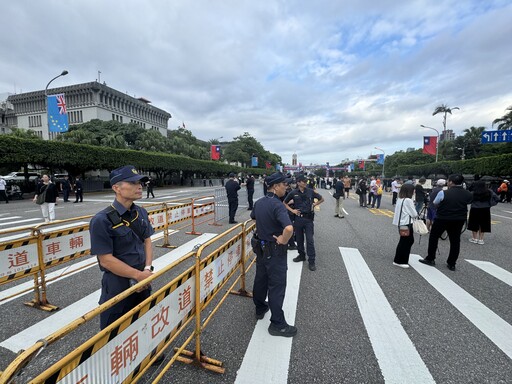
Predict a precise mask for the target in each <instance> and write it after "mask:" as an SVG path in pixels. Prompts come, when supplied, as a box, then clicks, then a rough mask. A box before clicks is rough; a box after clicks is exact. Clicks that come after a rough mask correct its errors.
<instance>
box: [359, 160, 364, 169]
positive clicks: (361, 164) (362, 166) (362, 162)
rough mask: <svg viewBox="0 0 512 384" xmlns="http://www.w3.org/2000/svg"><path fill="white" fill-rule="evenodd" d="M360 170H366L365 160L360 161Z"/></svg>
mask: <svg viewBox="0 0 512 384" xmlns="http://www.w3.org/2000/svg"><path fill="white" fill-rule="evenodd" d="M359 169H364V160H359Z"/></svg>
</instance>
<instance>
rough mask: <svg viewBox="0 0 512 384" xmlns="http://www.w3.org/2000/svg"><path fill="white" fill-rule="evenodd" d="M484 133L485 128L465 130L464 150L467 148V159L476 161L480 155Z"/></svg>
mask: <svg viewBox="0 0 512 384" xmlns="http://www.w3.org/2000/svg"><path fill="white" fill-rule="evenodd" d="M483 131H485V127H470V128H466V129H465V130H464V132H465V133H464V136H463V140H464V141H463V144H464V146H463V148H465V151H464V152H465V158H466V159H474V158H476V157H477V156H478V154H479V153H480V149H481V147H482V144H481V138H482V132H483Z"/></svg>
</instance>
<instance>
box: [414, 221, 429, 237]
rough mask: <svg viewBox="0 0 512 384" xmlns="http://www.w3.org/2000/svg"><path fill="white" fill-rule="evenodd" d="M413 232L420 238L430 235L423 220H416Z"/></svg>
mask: <svg viewBox="0 0 512 384" xmlns="http://www.w3.org/2000/svg"><path fill="white" fill-rule="evenodd" d="M412 230H413V232H414V233H417V234H418V235H420V236H423V235H426V234H428V229H427V226H426V225H425V223H424V222H423V220H414V221H413V222H412Z"/></svg>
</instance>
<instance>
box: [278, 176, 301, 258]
mask: <svg viewBox="0 0 512 384" xmlns="http://www.w3.org/2000/svg"><path fill="white" fill-rule="evenodd" d="M286 181H287V185H286V192H285V194H284V195H283V196H282V197H280V199H281V201H284V199H285V197H286V196H288V194H289V193H290V192H291V191H293V190H294V189H295V188H296V187H297V183H296V181H295V179H294V178H292V175H290V174H287V175H286ZM289 205H290V207H292V208H294V205H293V202H292V201H290V204H289ZM288 216H290V220H291V221H292V224H293V221H294V220H295V215H294V214H293V213H291V212H290V211H288ZM288 249H289V250H290V251H294V250H296V249H297V245H296V244H295V233H294V234H293V235H292V237H290V240H289V241H288Z"/></svg>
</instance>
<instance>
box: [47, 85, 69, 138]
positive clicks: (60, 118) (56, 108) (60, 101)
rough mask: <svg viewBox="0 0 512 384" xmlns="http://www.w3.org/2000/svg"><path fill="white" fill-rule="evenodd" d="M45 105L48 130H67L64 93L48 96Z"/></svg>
mask: <svg viewBox="0 0 512 384" xmlns="http://www.w3.org/2000/svg"><path fill="white" fill-rule="evenodd" d="M47 105H48V128H49V129H50V132H67V131H68V126H69V124H68V113H67V108H66V99H65V98H64V94H63V93H61V94H60V95H51V96H48V101H47Z"/></svg>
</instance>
